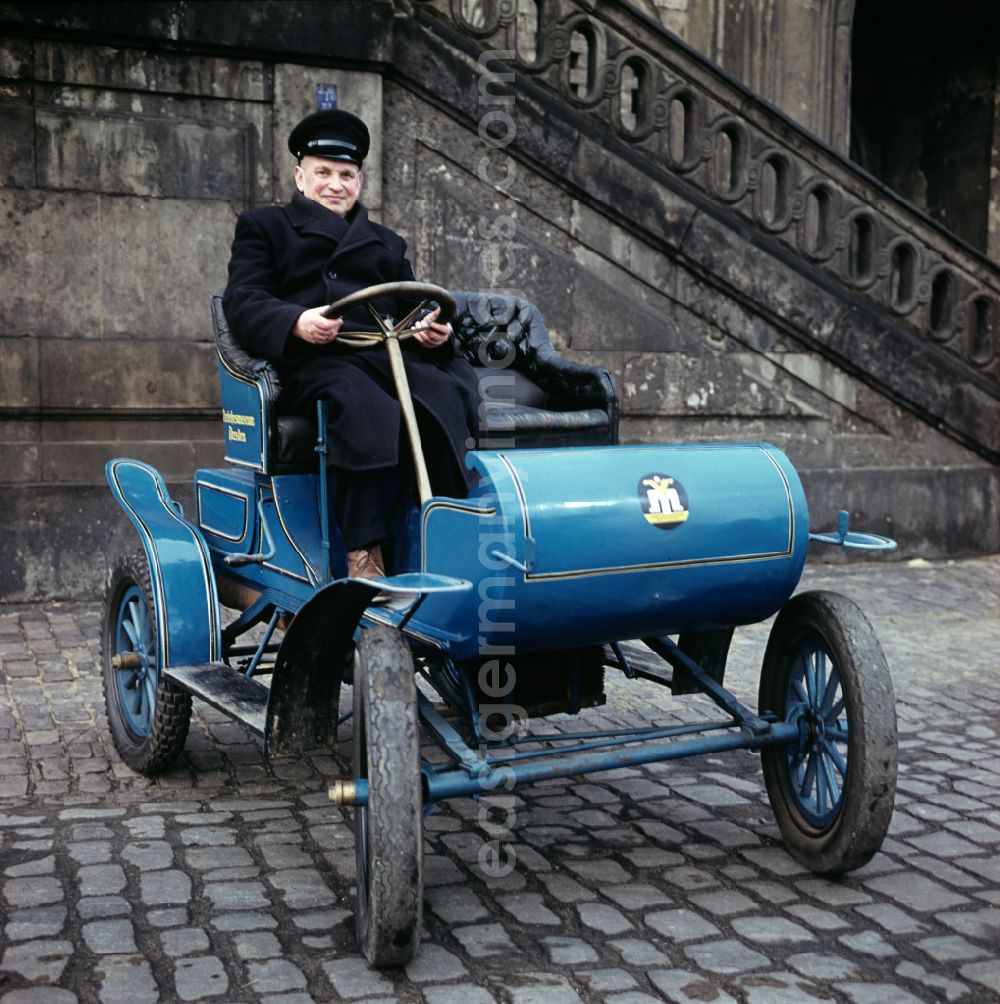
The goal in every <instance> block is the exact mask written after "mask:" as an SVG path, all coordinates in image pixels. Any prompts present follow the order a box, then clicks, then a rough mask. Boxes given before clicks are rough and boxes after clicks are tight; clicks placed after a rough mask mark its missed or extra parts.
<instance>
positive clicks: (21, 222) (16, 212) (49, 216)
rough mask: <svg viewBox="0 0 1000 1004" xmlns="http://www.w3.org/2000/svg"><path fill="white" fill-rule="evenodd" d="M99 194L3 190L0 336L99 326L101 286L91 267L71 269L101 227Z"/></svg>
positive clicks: (83, 330)
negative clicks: (71, 263)
mask: <svg viewBox="0 0 1000 1004" xmlns="http://www.w3.org/2000/svg"><path fill="white" fill-rule="evenodd" d="M98 207H99V203H98V200H97V199H96V198H95V197H94V196H88V195H76V194H73V195H70V194H65V195H62V194H61V195H53V194H50V193H48V192H40V191H35V190H27V191H16V190H10V189H8V190H6V191H4V190H0V217H2V218H3V220H4V237H5V239H4V240H3V241H2V242H0V334H4V335H23V334H33V335H37V334H43V333H48V332H51V333H53V334H62V335H70V334H73V335H77V334H84V333H86V332H88V331H89V332H90V333H91V334H93V329H94V328H95V327H96V326H98V325H99V321H98V317H99V316H100V310H99V303H100V283H99V282H98V281H96V276H95V271H96V270H99V268H100V264H99V262H94V260H93V259H91V262H92V265H91V268H68V267H67V263H68V262H72V261H74V260H76V258H77V256H78V255H79V253H80V249H81V248H88V247H89V248H92V247H93V246H94V238H95V236H96V235H95V229H96V230H98V232H99V228H100V213H99V208H98Z"/></svg>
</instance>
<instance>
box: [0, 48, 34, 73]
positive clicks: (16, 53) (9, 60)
mask: <svg viewBox="0 0 1000 1004" xmlns="http://www.w3.org/2000/svg"><path fill="white" fill-rule="evenodd" d="M31 59H32V42H31V41H30V39H27V38H0V77H3V78H5V79H7V80H30V79H31Z"/></svg>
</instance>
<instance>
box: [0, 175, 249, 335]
mask: <svg viewBox="0 0 1000 1004" xmlns="http://www.w3.org/2000/svg"><path fill="white" fill-rule="evenodd" d="M0 216H2V217H4V218H5V220H6V223H7V231H6V232H7V235H8V238H7V240H6V241H4V242H2V243H0V334H4V335H22V334H31V335H35V336H46V335H48V336H52V337H56V338H68V337H75V338H85V339H86V338H95V337H97V338H99V337H101V336H102V335H121V334H127V335H130V336H133V337H135V338H137V339H139V340H142V339H147V338H171V339H173V340H175V341H177V340H184V339H193V338H199V339H202V338H206V337H210V336H211V320H210V317H209V300H210V297H211V293H212V291H213V290H214V289H216V288H218V287H219V286H222V285H224V284H225V280H226V263H227V262H228V260H229V244H230V242H231V240H232V232H233V223H234V217H233V211H232V209H231V208H230V206H229V205H228V204H226V203H222V202H208V203H206V202H197V201H179V200H169V199H122V198H103V197H100V196H94V195H86V194H82V193H68V192H67V193H50V192H39V191H35V190H25V191H17V190H10V189H8V190H6V191H3V190H0ZM82 260H85V261H86V262H87V263H88V267H80V266H79V265H78V264H76V265H74V264H73V263H79V262H80V261H82Z"/></svg>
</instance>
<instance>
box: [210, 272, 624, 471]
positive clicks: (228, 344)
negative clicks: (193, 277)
mask: <svg viewBox="0 0 1000 1004" xmlns="http://www.w3.org/2000/svg"><path fill="white" fill-rule="evenodd" d="M453 295H454V296H455V299H456V301H457V306H458V309H457V312H456V314H455V317H454V319H453V320H452V327H453V328H454V330H455V339H456V347H457V350H458V351H459V352H460V353H461V354H462V355H463V356H464V357H465V358H466V359H467V360H468V361H469V362H470V363H471V364H472V366H473V367H474V368H475V370H476V372H477V375H478V376H479V385H480V390H481V392H482V395H483V401H484V408H483V412H482V415H483V418H484V419H485V421H484V423H483V425H482V428H481V429H480V440H481V443H480V445H481V446H482V448H484V449H512V448H525V447H545V446H582V445H588V446H592V445H607V444H611V443H616V442H618V395H617V392H616V391H615V386H614V383H613V381H612V379H611V374H610V373H609V372H608V371H607V370H606V369H604V368H602V367H599V366H585V365H583V364H581V363H574V362H570V361H569V360H567V359H563V358H562V357H561V356H560V355H559V354H558V353H557V352H556V350H555V349H554V348H553V346H552V343H551V342H550V340H549V333H548V330H547V328H546V327H545V322H544V321H543V320H542V315H541V314H540V313H539V311H538V308H537V307H535V305H534V304H533V303H531V302H530V301H528V300H523V299H520V298H519V297H514V296H507V295H502V294H496V293H474V292H456V293H454V294H453ZM212 320H213V323H214V328H215V344H216V348H217V350H218V353H219V360H220V373H221V377H222V382H223V409H226V407H227V388H228V389H230V390H245V388H239V387H238V386H237V385H239V384H243V385H248V384H249V385H253V386H254V387H255V388H256V394H255V398H256V397H259V400H260V409H261V416H262V421H261V423H260V433H261V436H262V439H261V443H260V450H259V452H260V463H259V465H257V464H252V465H249V466H253V467H254V468H255V469H257V470H260V471H261V472H262V473H265V474H292V473H301V472H303V471H306V470H313V469H314V468H315V465H316V452H315V447H316V424H315V421H314V420H312V419H311V418H303V417H301V416H298V415H287V414H281V411H280V407H279V406H278V399H279V396H280V393H281V381H280V379H279V377H278V372H277V370H276V369H275V368H274V366H272V365H271V363H269V362H266V361H265V360H263V359H255V358H254V357H253V356H250V355H248V354H247V353H246V352H245V351H244V350H243V349H242V348H241V347H240V345H239V343H238V342H237V341H236V339H235V337H234V336H233V334H232V332H231V331H230V330H229V324H228V323H227V321H226V316H225V314H224V313H223V310H222V293H221V291H219V292H216V293H215V294H214V295H213V297H212ZM239 462H241V463H244V464H245V465H246V462H245V461H239Z"/></svg>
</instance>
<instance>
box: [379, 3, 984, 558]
mask: <svg viewBox="0 0 1000 1004" xmlns="http://www.w3.org/2000/svg"><path fill="white" fill-rule="evenodd" d="M525 8H526V9H527V10H528V11H529V12H531V11H532V10H533V12H534V13H533V14H532V16H531V17H527V16H525V13H524V9H525ZM467 9H473V8H470V7H469V5H463V4H461V3H457V2H450V0H424V2H418V3H413V4H404V3H400V4H397V13H398V16H397V18H396V21H395V24H394V26H393V46H392V49H393V58H392V60H391V62H390V65H389V68H388V70H387V79H391V80H394V81H395V82H397V84H398V86H399V88H400V89H401V91H405V92H407V93H408V94H412V95H416V96H419V100H420V101H422V102H425V103H430V104H432V105H434V106H436V107H437V109H439V111H441V112H444V113H445V114H446V115H447V116H449V117H451V118H452V119H453V120H454V121H455V122H456V123H457V124H460V125H461V126H462V127H463V129H464V130H468V129H469V128H470V127H474V128H478V130H479V137H480V139H481V140H482V144H483V149H484V150H488V151H489V152H490V153H491V156H493V159H494V162H495V163H496V164H497V165H499V163H500V161H499V160H498V159H497V158H498V157H499V156H500V155H501V154H502V155H504V156H509V157H510V158H513V159H514V160H515V161H516V163H517V164H520V165H524V166H527V168H528V169H529V170H530V171H531V172H532V173H533V174H537V175H538V176H540V177H541V178H543V179H545V184H546V185H548V186H551V188H552V191H553V192H556V191H558V192H560V193H563V194H565V195H566V196H568V197H569V199H570V200H571V202H572V203H573V205H574V207H575V209H574V212H575V214H576V219H575V220H573V221H572V222H571V223H569V224H567V225H561V226H562V229H563V231H564V233H565V235H566V236H567V237H568V239H569V240H568V244H567V246H566V247H567V252H568V257H569V258H572V259H574V261H575V264H576V266H577V272H578V271H579V265H580V263H581V262H585V263H587V264H588V269H589V279H587V280H586V285H587V286H589V287H590V295H591V296H594V295H595V294H594V293H593V290H594V288H598V287H602V286H603V287H606V290H605V292H606V294H607V298H609V299H617V301H618V303H619V305H620V306H619V309H620V310H621V316H622V320H623V323H622V324H621V325H620V326H619V328H618V330H615V331H612V330H610V329H607V328H606V330H605V335H604V337H603V339H602V338H598V337H596V336H595V337H590V338H587V337H583V338H581V337H580V335H579V332H580V328H581V325H580V324H578V323H572V324H570V323H567V324H566V326H565V327H562V326H561V325H560V323H559V321H558V319H553V318H552V316H551V315H550V312H549V311H550V306H549V304H547V303H546V302H545V292H546V289H545V282H544V281H543V280H541V279H540V278H539V270H538V269H537V268H535V269H534V270H528V271H526V272H525V273H523V274H519V275H515V276H514V277H513V278H512V279H511V280H510V281H511V282H515V281H519V282H520V284H521V285H522V287H523V288H525V289H526V290H527V292H528V293H529V295H531V294H534V297H535V298H536V299H537V300H538V302H539V305H540V306H541V307H542V309H543V311H544V312H546V316H547V318H548V319H549V322H550V326H551V327H552V328H553V330H554V332H555V333H556V335H557V337H559V336H561V337H562V342H563V347H564V349H566V350H567V351H568V352H569V354H571V355H573V354H577V355H579V356H580V357H581V358H584V357H585V358H587V359H588V360H591V359H601V360H603V361H604V362H605V363H606V364H607V365H609V366H610V367H611V368H612V369H613V370H614V371H616V372H617V375H618V377H619V380H620V386H621V387H622V391H623V426H622V428H623V438H632V439H640V440H641V439H663V438H673V439H704V438H732V436H733V434H734V429H738V430H739V431H740V433H741V434H743V433H746V435H748V436H753V437H760V438H767V439H770V440H772V441H774V442H777V443H778V444H779V445H781V446H782V447H783V448H785V449H786V450H787V451H788V452H789V454H790V455H791V456H792V458H793V460H794V461H795V462H796V465H797V466H798V468H799V469H800V471H802V473H803V479H804V481H805V482H806V486H807V491H808V493H809V495H810V502H811V506H812V508H813V510H814V522H816V523H820V522H824V521H829V519H830V518H832V515H833V511H834V510H835V509H836V507H837V506H838V505H840V504H846V506H847V507H848V508H850V509H851V511H852V514H854V516H855V518H856V519H859V520H861V521H864V522H866V523H867V525H868V526H869V527H870V528H871V529H875V530H881V531H884V532H892V533H894V534H895V535H897V536H898V537H899V539H900V541H901V544H902V545H903V548H902V553H903V554H907V555H912V554H927V555H931V554H938V555H942V554H948V553H950V554H954V553H968V552H974V551H978V550H982V551H992V550H997V549H1000V508H998V501H997V499H998V495H1000V478H998V470H997V466H996V465H997V462H998V460H1000V339H998V335H997V325H998V309H1000V268H998V266H997V265H996V264H995V263H993V262H992V261H990V260H989V259H987V258H986V257H984V256H983V255H982V254H980V253H979V252H977V251H976V250H975V249H973V248H971V247H970V246H968V245H967V244H965V243H963V242H962V241H960V240H958V239H957V238H955V237H954V236H953V235H952V234H950V233H949V232H948V231H946V230H944V229H943V228H942V227H940V226H939V225H938V224H936V223H935V222H934V221H932V220H931V219H930V218H929V217H928V216H926V215H925V214H923V213H922V212H920V211H919V210H917V209H915V208H914V207H913V206H912V205H910V204H908V203H906V202H905V201H903V200H902V199H900V198H899V197H898V196H896V195H895V194H894V193H893V192H891V191H889V190H888V189H886V188H885V187H884V186H883V185H881V184H880V183H879V182H878V181H877V179H875V178H873V177H871V176H870V175H868V174H866V173H865V172H864V171H862V170H861V169H859V168H858V167H857V166H856V165H854V164H853V163H851V162H850V161H848V160H847V159H845V158H844V157H843V156H841V155H840V154H838V153H837V152H836V151H834V150H833V149H831V148H830V147H828V146H827V145H825V144H824V143H823V142H821V141H820V140H819V139H817V138H816V137H815V136H813V135H812V134H810V133H808V132H807V131H805V130H804V129H802V128H801V127H799V126H797V125H796V124H795V123H794V122H792V121H791V120H790V119H789V118H788V117H787V116H785V115H784V114H783V113H781V112H780V111H778V110H777V109H775V108H774V107H773V106H771V105H769V104H768V103H766V102H764V101H762V100H760V99H759V98H757V97H755V96H754V94H753V93H751V92H750V91H749V90H747V89H746V88H745V87H743V86H742V85H740V84H739V83H737V82H736V81H734V80H733V79H732V78H731V77H729V76H728V75H727V74H725V73H724V72H723V71H721V70H719V69H718V68H717V67H715V66H713V65H712V64H710V63H709V62H708V61H707V60H705V59H704V58H702V57H701V56H699V55H698V54H697V53H695V52H694V51H693V50H691V49H689V48H688V47H686V46H685V45H684V44H683V43H682V42H681V41H680V40H679V39H677V38H676V37H675V36H672V35H671V34H669V33H668V32H667V31H665V30H664V29H663V28H662V27H661V26H660V25H659V24H658V23H656V22H654V21H652V20H651V19H649V18H647V17H645V16H644V15H642V14H641V13H639V12H638V11H636V10H635V9H634V8H632V7H631V6H630V5H629V4H627V3H622V2H587V0H551V2H547V3H545V4H544V5H523V4H521V5H517V4H502V3H497V4H492V5H491V4H484V5H479V6H478V8H474V9H475V10H476V12H477V14H476V17H475V18H474V19H470V18H469V17H468V16H466V15H465V14H463V11H465V10H467ZM539 10H540V11H541V15H540V16H539V14H538V11H539ZM518 11H520V13H518ZM402 103H403V104H405V101H403V102H402ZM508 112H509V119H505V118H504V115H505V114H506V113H508ZM389 118H390V120H391V115H390V116H389ZM491 170H492V171H493V172H494V175H496V174H500V175H502V170H501V169H500V168H499V167H494V168H491ZM522 173H523V171H522ZM495 187H496V186H495ZM499 187H502V186H499ZM502 194H503V195H505V196H507V197H510V196H511V195H512V194H513V195H514V196H515V197H514V199H513V201H514V202H518V201H520V203H521V205H522V207H523V209H524V210H530V213H529V212H527V211H525V212H523V214H522V215H523V217H524V219H525V224H524V226H523V227H522V231H521V233H522V235H523V239H524V242H526V243H527V244H530V242H531V236H532V232H533V230H536V231H537V230H539V229H541V224H542V223H544V224H546V225H548V224H550V223H555V224H557V225H559V224H558V221H556V220H555V219H554V215H553V213H551V212H550V213H549V214H548V216H549V217H550V219H546V210H545V208H544V207H540V206H538V205H535V206H532V204H531V198H530V196H522V197H517V195H516V193H511V192H504V193H502ZM390 216H391V213H390ZM390 222H392V221H391V220H390ZM549 243H550V244H555V245H557V244H558V240H551V239H550V241H549ZM558 267H559V266H558V263H553V262H551V261H550V264H549V268H550V269H551V268H556V269H557V270H558ZM532 272H533V273H534V274H532ZM572 281H575V282H576V284H577V286H578V287H579V290H578V292H577V294H576V297H575V298H576V299H577V300H578V299H579V295H580V291H582V289H583V285H584V280H582V279H581V278H580V277H579V276H577V278H576V279H575V280H571V282H572ZM633 290H634V291H635V292H634V293H633V296H632V297H631V300H632V302H631V304H628V303H624V302H623V300H624V294H625V293H626V292H628V291H633ZM564 312H565V313H567V314H568V315H570V316H571V315H572V313H573V310H572V304H570V306H569V309H568V310H566V311H564ZM583 327H584V328H585V327H586V324H585V323H584V324H583ZM734 419H737V420H738V421H737V422H734Z"/></svg>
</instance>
